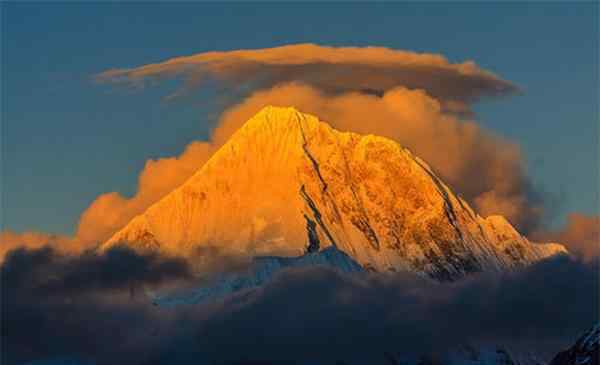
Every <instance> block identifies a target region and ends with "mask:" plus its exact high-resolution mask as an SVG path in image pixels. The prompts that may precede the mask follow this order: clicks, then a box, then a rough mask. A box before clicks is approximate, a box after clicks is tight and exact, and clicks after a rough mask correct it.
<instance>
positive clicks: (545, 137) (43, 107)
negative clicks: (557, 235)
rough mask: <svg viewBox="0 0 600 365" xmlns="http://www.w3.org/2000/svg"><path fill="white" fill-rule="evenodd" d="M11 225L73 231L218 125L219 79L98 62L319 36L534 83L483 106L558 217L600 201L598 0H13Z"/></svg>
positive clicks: (5, 50)
mask: <svg viewBox="0 0 600 365" xmlns="http://www.w3.org/2000/svg"><path fill="white" fill-rule="evenodd" d="M1 12H2V22H1V24H2V25H1V26H2V49H1V51H2V52H1V55H2V64H1V65H2V70H1V71H2V73H1V77H2V89H1V94H2V95H1V103H2V104H1V112H2V114H1V120H2V130H1V135H2V181H1V182H2V226H3V227H2V228H4V229H6V228H8V229H12V230H17V231H21V230H39V231H48V232H56V233H72V232H73V231H74V229H75V226H76V223H77V219H78V217H79V215H80V213H81V212H82V211H83V210H84V209H85V208H86V207H87V206H88V205H89V203H90V202H91V201H92V200H93V199H94V198H95V197H96V196H98V195H99V194H101V193H104V192H108V191H117V192H120V193H122V194H125V195H131V194H132V193H133V192H134V191H135V188H136V181H137V176H138V173H139V172H140V171H141V169H142V167H143V166H144V162H145V161H146V160H147V159H148V158H157V157H165V156H173V155H178V154H179V153H181V152H182V150H183V148H184V147H185V146H186V145H187V144H188V143H189V142H191V141H193V140H202V139H206V138H207V136H208V134H209V133H210V130H211V128H212V127H213V126H214V125H215V122H216V118H217V117H218V114H219V111H221V110H222V108H223V104H222V102H221V101H220V100H217V99H215V98H213V97H211V94H210V92H205V93H203V94H201V95H199V96H198V97H197V98H195V99H194V102H190V101H185V100H183V101H176V102H172V103H165V102H161V97H162V96H164V95H165V93H166V92H168V90H165V89H172V88H174V87H176V85H175V84H174V83H167V84H166V85H163V86H162V87H160V88H148V89H145V90H143V91H137V92H132V91H124V90H115V89H111V88H108V87H106V86H99V85H97V84H94V82H93V81H92V75H94V74H95V73H98V72H101V71H104V70H106V69H109V68H116V67H119V68H122V67H133V66H138V65H142V64H147V63H152V62H158V61H161V60H165V59H168V58H172V57H175V56H182V55H190V54H194V53H199V52H204V51H211V50H232V49H239V48H265V47H272V46H277V45H283V44H292V43H302V42H313V43H318V44H321V45H333V46H352V45H353V46H367V45H377V46H385V47H390V48H397V49H406V50H412V51H418V52H431V53H440V54H443V55H444V56H446V57H448V58H449V59H450V60H451V61H455V62H462V61H464V60H467V59H471V60H474V61H475V62H476V63H477V64H478V65H480V66H481V67H482V68H485V69H488V70H491V71H493V72H494V73H496V74H498V75H500V76H501V77H503V78H504V79H507V80H510V81H512V82H514V83H516V84H517V85H519V86H520V87H521V88H522V89H523V94H522V95H518V96H511V97H507V98H503V99H500V100H494V101H487V102H483V103H481V104H479V105H477V107H476V111H477V120H478V121H479V122H480V123H481V124H483V125H484V126H486V127H487V128H489V129H492V130H494V131H495V132H496V133H498V134H500V135H504V136H506V137H508V138H510V139H511V140H513V141H516V142H517V143H518V144H520V145H521V146H522V148H523V151H524V153H525V156H526V162H527V164H528V171H529V173H530V175H531V176H532V178H533V181H534V182H535V184H536V186H537V187H538V188H540V189H542V190H543V191H545V192H547V193H549V194H550V195H553V196H555V197H556V199H555V200H556V204H555V206H553V207H552V211H553V212H556V217H557V218H556V219H554V221H553V223H560V222H561V221H562V219H563V218H564V215H565V214H566V213H568V212H570V211H579V212H584V213H588V214H598V213H599V212H600V208H599V204H598V187H599V181H598V178H599V176H598V134H599V132H598V81H599V80H598V51H599V50H598V4H597V3H595V2H588V3H583V2H582V3H566V2H565V3H537V2H531V3H527V4H505V3H485V4H484V3H481V4H476V3H464V4H462V3H461V4H459V3H455V4H433V3H429V4H401V3H397V4H381V3H380V4H304V5H303V4H298V5H294V4H274V3H268V4H241V5H234V4H200V3H179V4H166V3H162V4H158V3H154V4H149V3H146V4H135V3H127V4H116V3H83V2H82V3H43V4H42V3H22V4H17V3H2V4H1Z"/></svg>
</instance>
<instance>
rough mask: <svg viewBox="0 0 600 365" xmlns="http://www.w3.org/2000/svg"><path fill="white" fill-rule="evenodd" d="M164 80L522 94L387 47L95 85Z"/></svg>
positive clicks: (200, 66)
mask: <svg viewBox="0 0 600 365" xmlns="http://www.w3.org/2000/svg"><path fill="white" fill-rule="evenodd" d="M163 77H166V78H170V77H182V79H183V80H184V81H185V86H184V89H183V91H184V92H185V90H190V89H194V88H197V87H201V85H202V81H204V80H206V79H208V78H211V77H212V78H215V79H218V80H219V81H226V82H231V83H232V84H236V85H240V84H245V85H249V86H250V87H251V89H253V90H256V89H263V88H269V87H272V86H274V85H276V84H280V83H285V82H291V81H298V82H303V83H306V84H309V85H311V86H312V87H314V88H316V89H319V90H321V91H325V92H331V93H342V92H350V91H362V92H369V93H374V94H382V93H383V92H385V91H387V90H390V89H392V88H394V87H398V86H404V87H408V88H411V89H423V90H426V91H427V92H428V93H429V94H430V95H432V96H434V97H436V98H439V99H441V100H444V101H447V102H449V103H459V104H464V103H472V102H474V101H477V100H479V99H480V98H481V97H490V96H501V95H507V94H512V93H515V92H517V91H518V88H517V87H516V86H515V85H514V84H512V83H510V82H509V81H506V80H503V79H501V78H499V77H498V76H496V75H494V74H493V73H491V72H489V71H486V70H483V69H481V68H480V67H479V66H477V65H476V64H475V63H474V62H473V61H466V62H463V63H451V62H450V61H448V59H446V58H445V57H444V56H442V55H439V54H431V53H416V52H410V51H404V50H395V49H390V48H385V47H329V46H320V45H316V44H294V45H286V46H281V47H274V48H263V49H251V50H234V51H224V52H204V53H198V54H195V55H192V56H186V57H176V58H172V59H169V60H167V61H164V62H160V63H154V64H147V65H144V66H140V67H134V68H128V69H111V70H107V71H105V72H102V73H100V74H98V75H96V80H97V81H99V82H126V83H133V84H138V83H142V84H143V82H144V81H146V80H150V79H155V78H163ZM181 92H182V91H180V93H181ZM177 95H179V94H175V95H171V96H172V97H173V96H177Z"/></svg>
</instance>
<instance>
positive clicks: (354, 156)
mask: <svg viewBox="0 0 600 365" xmlns="http://www.w3.org/2000/svg"><path fill="white" fill-rule="evenodd" d="M118 244H126V245H129V246H131V247H133V248H135V249H141V250H146V249H150V250H159V251H161V252H165V253H168V254H174V255H187V254H189V253H190V252H192V251H194V250H195V249H197V248H198V247H210V246H218V247H220V248H226V249H228V250H230V251H232V252H235V253H238V254H246V255H251V256H258V255H281V256H298V255H301V254H302V253H303V252H305V251H306V250H307V249H308V250H311V248H310V246H311V245H312V247H313V248H312V249H317V250H318V249H319V248H323V247H327V246H332V245H333V246H336V247H338V248H339V249H340V250H342V251H343V252H346V253H348V254H349V255H350V256H351V257H353V258H354V259H356V260H357V261H358V262H359V263H360V264H361V265H362V266H363V267H365V268H366V269H372V270H375V271H387V270H391V271H396V270H411V271H415V272H418V273H424V274H427V275H429V276H432V277H436V278H439V279H452V278H455V277H460V276H462V275H464V274H466V273H469V272H476V271H486V270H494V271H501V270H505V269H511V268H515V267H520V266H525V265H527V264H529V263H532V262H535V261H538V260H540V259H543V258H545V257H547V256H550V255H553V254H557V253H566V250H565V249H564V247H563V246H561V245H558V244H544V245H542V244H533V243H531V242H529V241H528V240H527V238H525V237H523V236H521V235H520V234H519V233H518V232H517V231H516V230H515V229H514V228H513V227H512V226H511V225H510V223H509V222H508V221H506V219H505V218H503V217H501V216H490V217H487V218H483V217H481V216H479V215H478V214H477V213H476V212H475V211H474V210H473V209H472V208H471V207H470V206H469V204H468V203H467V202H466V201H464V200H463V199H462V198H460V197H459V196H458V195H456V194H454V193H453V192H452V190H451V189H450V188H449V187H448V186H447V185H446V184H444V182H443V181H442V180H441V179H440V178H439V177H438V176H437V175H436V174H435V173H434V171H433V170H432V169H431V168H430V167H429V166H428V165H427V163H425V162H424V161H423V160H421V159H420V158H418V157H416V156H414V155H413V154H412V153H411V152H410V151H409V150H408V149H406V148H404V147H402V146H400V145H399V144H398V143H396V142H394V141H392V140H390V139H387V138H384V137H379V136H374V135H366V136H361V135H358V134H355V133H351V132H339V131H336V130H335V129H333V128H332V127H331V126H329V125H328V124H327V123H324V122H322V121H319V120H318V118H317V117H315V116H312V115H307V114H303V113H300V112H299V111H297V110H296V109H294V108H280V107H273V106H267V107H265V108H263V109H262V110H261V111H260V112H259V113H257V114H256V115H255V116H254V117H252V118H251V119H250V120H248V121H247V122H246V123H245V124H244V125H243V126H242V127H241V128H240V129H239V130H238V131H237V132H235V133H234V134H233V136H232V137H231V138H230V139H229V141H228V142H227V143H225V144H224V145H223V146H222V147H221V148H220V149H219V150H218V151H217V152H216V153H215V154H214V155H213V156H212V157H211V158H210V159H209V160H208V162H206V164H205V165H204V166H202V167H201V168H200V169H199V170H198V171H197V172H196V173H195V174H194V175H193V176H192V177H191V178H190V179H188V180H187V181H186V182H185V183H184V184H183V185H181V186H180V187H178V188H177V189H175V190H174V191H173V192H171V193H169V194H168V195H167V196H165V197H164V198H162V199H161V200H160V201H158V202H157V203H155V204H154V205H152V206H151V207H150V208H148V210H146V212H144V213H142V214H140V215H138V216H136V217H135V218H134V219H133V220H132V221H131V222H130V223H129V224H127V225H126V226H125V227H124V228H123V229H121V230H120V231H118V232H117V233H115V235H114V236H113V237H112V238H110V239H109V240H108V241H106V242H105V243H104V244H103V245H101V247H100V250H106V249H107V248H110V247H112V246H114V245H118Z"/></svg>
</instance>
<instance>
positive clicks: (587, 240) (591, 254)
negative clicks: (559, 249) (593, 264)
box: [532, 213, 600, 260]
mask: <svg viewBox="0 0 600 365" xmlns="http://www.w3.org/2000/svg"><path fill="white" fill-rule="evenodd" d="M532 236H533V238H534V239H537V240H539V241H545V242H560V243H562V244H563V245H565V247H566V248H567V249H568V250H569V252H570V253H571V254H573V255H576V256H578V257H580V258H583V259H585V260H591V259H594V258H597V257H600V216H599V215H586V214H581V213H571V214H569V216H568V217H567V224H566V226H565V227H563V228H562V229H560V230H556V231H537V232H535V233H534V234H533V235H532Z"/></svg>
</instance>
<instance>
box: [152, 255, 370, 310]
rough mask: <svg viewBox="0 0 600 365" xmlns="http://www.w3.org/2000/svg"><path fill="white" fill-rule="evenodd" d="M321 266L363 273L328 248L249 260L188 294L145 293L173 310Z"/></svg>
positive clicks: (344, 257) (156, 302)
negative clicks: (291, 271) (287, 270)
mask: <svg viewBox="0 0 600 365" xmlns="http://www.w3.org/2000/svg"><path fill="white" fill-rule="evenodd" d="M315 265H322V266H327V267H334V268H336V269H337V270H340V271H342V272H345V273H360V272H363V271H364V269H363V268H362V266H360V265H359V264H358V263H357V262H355V261H354V260H353V259H352V258H351V257H350V256H348V255H347V254H345V253H344V252H342V251H340V250H338V249H337V248H336V247H335V246H329V247H327V248H325V249H323V250H320V251H318V252H312V253H306V254H304V255H302V256H299V257H279V256H262V257H256V258H254V259H253V260H252V263H251V264H250V265H249V267H248V269H247V270H244V271H243V272H226V273H223V274H222V275H220V276H219V277H217V278H215V279H213V280H210V281H209V282H208V283H206V284H205V285H199V286H197V287H196V288H193V289H191V290H179V291H177V292H174V293H173V292H161V293H155V292H150V291H146V294H147V295H148V296H149V297H150V298H151V299H152V302H153V304H155V305H157V306H160V307H174V306H177V305H180V304H197V303H202V302H207V301H213V300H218V299H221V298H224V297H226V296H228V295H230V294H234V293H237V292H241V291H243V290H250V289H254V288H257V287H260V286H262V285H264V284H266V283H268V282H269V281H270V280H271V279H273V277H274V276H275V274H276V273H277V272H278V271H280V270H282V269H285V268H291V267H307V266H315Z"/></svg>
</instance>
